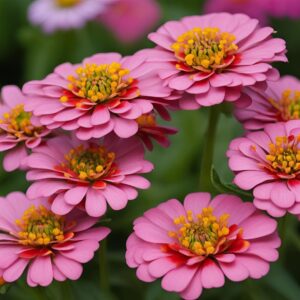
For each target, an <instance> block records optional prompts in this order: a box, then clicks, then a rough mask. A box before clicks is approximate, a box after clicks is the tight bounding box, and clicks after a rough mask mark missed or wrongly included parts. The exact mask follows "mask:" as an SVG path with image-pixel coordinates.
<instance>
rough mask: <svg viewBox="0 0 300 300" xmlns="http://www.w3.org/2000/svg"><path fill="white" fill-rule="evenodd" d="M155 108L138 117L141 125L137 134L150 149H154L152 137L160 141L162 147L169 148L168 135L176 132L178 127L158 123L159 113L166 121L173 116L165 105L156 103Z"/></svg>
mask: <svg viewBox="0 0 300 300" xmlns="http://www.w3.org/2000/svg"><path fill="white" fill-rule="evenodd" d="M155 108H156V110H155V111H152V112H151V113H148V114H143V115H141V116H140V117H139V118H137V119H136V121H137V123H138V125H139V130H138V133H137V135H138V136H139V137H140V138H141V140H142V141H143V143H144V145H145V146H146V148H147V149H148V150H149V151H152V150H153V142H152V139H153V140H155V141H156V142H157V143H159V144H160V145H161V146H162V147H165V148H167V147H169V146H170V140H169V139H168V135H173V134H176V133H177V131H178V130H177V129H176V128H173V127H167V126H161V125H159V124H157V121H156V119H157V116H158V115H159V116H160V117H162V118H163V119H164V120H166V121H170V120H171V116H170V114H169V113H168V111H167V109H166V108H165V107H164V106H162V105H159V104H156V105H155Z"/></svg>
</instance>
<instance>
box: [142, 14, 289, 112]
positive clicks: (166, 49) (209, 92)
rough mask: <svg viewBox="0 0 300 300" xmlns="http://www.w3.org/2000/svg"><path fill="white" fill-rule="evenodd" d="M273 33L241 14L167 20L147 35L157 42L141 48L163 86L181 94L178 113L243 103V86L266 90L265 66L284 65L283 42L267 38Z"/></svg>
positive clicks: (272, 72) (272, 76)
mask: <svg viewBox="0 0 300 300" xmlns="http://www.w3.org/2000/svg"><path fill="white" fill-rule="evenodd" d="M273 32H274V30H273V29H272V28H270V27H264V28H260V27H259V25H258V21H257V20H256V19H250V18H249V17H248V16H246V15H243V14H234V15H231V14H228V13H216V14H208V15H204V16H192V17H185V18H183V19H181V20H180V21H170V22H167V23H165V24H164V25H163V26H162V27H160V28H159V29H158V30H157V32H154V33H151V34H150V35H149V39H150V40H152V41H153V42H155V43H156V44H157V47H156V48H155V49H149V50H145V51H146V52H147V55H148V61H149V62H150V64H149V65H148V68H153V69H155V70H158V71H157V72H158V74H159V76H160V78H161V79H162V80H163V82H164V84H165V85H166V86H169V87H170V88H171V89H173V90H175V91H179V92H185V93H186V94H184V95H183V96H182V98H181V99H180V100H179V104H180V106H181V108H183V109H195V108H198V107H200V106H211V105H215V104H218V103H221V102H223V101H230V102H233V101H237V100H239V105H245V104H247V103H248V102H249V101H250V99H249V97H248V96H247V95H245V94H243V88H244V87H245V86H257V87H259V88H265V81H266V80H277V79H278V78H279V74H278V71H277V70H276V69H274V68H273V67H272V66H271V65H270V63H272V62H275V61H287V59H286V56H285V52H286V48H285V41H284V40H282V39H278V38H277V39H275V38H272V33H273Z"/></svg>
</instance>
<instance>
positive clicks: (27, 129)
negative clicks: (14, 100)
mask: <svg viewBox="0 0 300 300" xmlns="http://www.w3.org/2000/svg"><path fill="white" fill-rule="evenodd" d="M30 119H31V113H29V112H26V111H24V105H23V104H18V105H17V106H15V107H14V108H13V109H12V110H11V111H9V112H6V113H4V114H3V118H2V119H0V123H1V124H6V125H7V132H9V133H11V134H12V135H14V136H15V137H17V138H22V137H24V136H26V137H33V136H35V135H36V134H38V133H40V132H41V130H42V127H35V126H33V125H32V124H31V121H30Z"/></svg>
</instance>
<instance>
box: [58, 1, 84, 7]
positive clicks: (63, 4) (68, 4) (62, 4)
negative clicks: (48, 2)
mask: <svg viewBox="0 0 300 300" xmlns="http://www.w3.org/2000/svg"><path fill="white" fill-rule="evenodd" d="M80 2H81V0H55V3H56V5H57V6H59V7H62V8H68V7H72V6H75V5H77V4H78V3H80Z"/></svg>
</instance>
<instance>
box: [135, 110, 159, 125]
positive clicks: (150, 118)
mask: <svg viewBox="0 0 300 300" xmlns="http://www.w3.org/2000/svg"><path fill="white" fill-rule="evenodd" d="M136 121H137V123H138V125H139V126H140V127H150V126H151V127H153V126H156V120H155V115H154V114H152V113H149V114H143V115H141V116H140V117H138V118H137V119H136Z"/></svg>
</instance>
